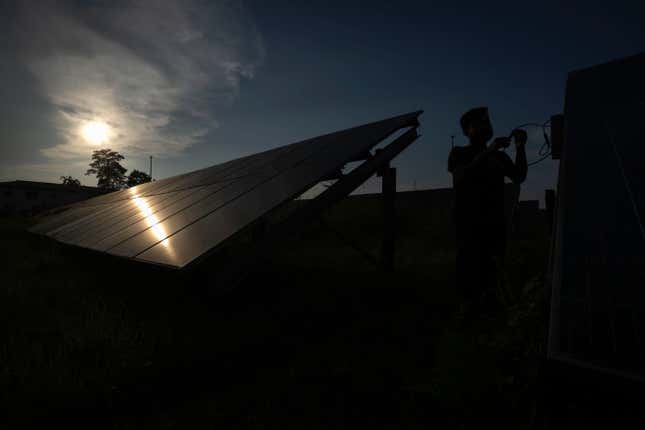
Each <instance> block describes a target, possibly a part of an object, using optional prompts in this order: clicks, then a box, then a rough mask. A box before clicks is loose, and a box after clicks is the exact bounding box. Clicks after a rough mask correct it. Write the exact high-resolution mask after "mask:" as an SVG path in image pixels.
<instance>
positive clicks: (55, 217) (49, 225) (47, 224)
mask: <svg viewBox="0 0 645 430" xmlns="http://www.w3.org/2000/svg"><path fill="white" fill-rule="evenodd" d="M103 209H104V208H103ZM98 210H101V208H99V207H97V206H92V207H76V206H71V207H69V208H67V209H66V210H64V211H63V212H61V213H57V214H52V215H49V216H48V218H47V219H46V220H44V221H43V222H40V223H38V224H36V225H35V226H33V227H31V228H30V229H29V231H30V232H32V233H40V234H44V233H47V232H50V231H52V230H53V229H56V228H58V227H60V226H62V225H64V224H68V223H71V222H74V221H76V220H79V219H81V218H83V217H85V216H88V215H91V214H93V213H94V212H95V211H98Z"/></svg>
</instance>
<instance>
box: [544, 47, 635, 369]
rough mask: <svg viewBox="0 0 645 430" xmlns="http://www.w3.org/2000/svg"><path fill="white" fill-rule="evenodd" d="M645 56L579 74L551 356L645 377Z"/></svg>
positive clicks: (562, 201)
mask: <svg viewBox="0 0 645 430" xmlns="http://www.w3.org/2000/svg"><path fill="white" fill-rule="evenodd" d="M643 76H645V55H640V56H636V57H632V58H629V59H626V60H623V61H618V62H613V63H608V64H605V65H601V66H597V67H594V68H591V69H587V70H582V71H579V72H574V73H572V74H570V76H569V80H568V83H567V94H566V106H565V118H566V140H565V145H564V148H563V154H562V159H561V165H560V175H559V184H558V208H557V219H556V241H555V248H554V260H553V267H554V282H553V300H552V315H551V324H550V326H551V329H550V336H549V337H550V339H549V354H550V355H551V356H553V357H561V358H565V359H572V360H577V361H580V362H585V363H589V364H591V365H594V366H598V367H600V368H606V369H613V370H616V371H620V372H624V373H626V374H630V375H635V376H639V375H640V376H645V264H644V263H645V258H644V257H645V231H644V230H643V220H644V219H645V170H644V164H643V160H645V141H644V140H643V132H642V123H643V118H645V80H643Z"/></svg>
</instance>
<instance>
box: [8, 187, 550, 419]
mask: <svg viewBox="0 0 645 430" xmlns="http://www.w3.org/2000/svg"><path fill="white" fill-rule="evenodd" d="M350 200H351V199H350ZM379 214H380V212H379V210H378V206H377V205H376V203H375V202H371V203H365V202H363V203H360V204H357V203H356V201H354V202H352V201H348V202H345V203H343V204H341V205H340V206H338V207H337V208H335V209H334V210H333V211H332V212H331V213H330V214H328V215H327V220H328V222H329V224H331V225H333V226H334V227H335V228H337V229H338V230H341V231H342V232H343V234H345V235H347V236H351V237H352V238H353V239H355V240H356V241H357V242H359V243H360V244H361V246H362V247H363V248H365V249H368V250H371V251H372V252H374V253H375V252H376V251H377V249H378V244H379V229H380V218H379ZM446 214H447V212H446V211H445V210H440V209H433V208H432V207H425V208H424V207H423V205H422V204H421V209H420V208H419V207H416V208H409V207H408V208H402V209H401V210H400V211H399V216H400V226H401V227H400V231H399V235H400V236H399V242H398V248H397V262H396V263H397V264H396V265H397V272H396V273H395V274H393V275H390V274H385V273H382V272H379V271H378V270H376V269H375V268H374V267H372V266H371V265H370V264H369V263H367V262H366V260H364V259H363V258H362V257H361V256H360V255H358V254H357V253H356V252H355V251H354V250H353V249H351V248H350V247H348V246H346V245H345V244H343V243H342V242H341V241H339V240H338V238H337V237H336V236H334V235H333V234H330V233H329V232H327V231H325V230H322V229H321V228H319V227H318V226H312V227H311V229H310V230H309V231H308V232H306V234H305V235H304V237H302V238H300V239H297V238H290V239H285V241H284V242H283V243H281V244H279V245H278V246H276V248H275V253H274V254H273V255H271V256H269V257H268V260H267V261H266V262H265V264H262V265H259V266H258V267H256V271H255V272H254V273H253V274H251V275H250V276H249V277H248V278H246V280H245V281H244V282H243V283H242V284H241V285H239V286H238V287H237V288H236V289H235V290H233V291H231V292H229V293H226V294H205V291H204V289H203V288H200V286H198V285H194V284H191V282H190V281H188V278H184V277H178V276H176V275H174V274H173V273H167V272H165V271H160V270H153V268H148V267H142V266H141V265H136V264H131V263H129V262H126V261H122V260H117V259H113V258H110V257H106V256H102V255H95V254H91V253H88V252H84V251H83V250H77V249H74V248H70V247H66V246H63V245H60V244H57V243H55V242H52V241H50V240H48V239H46V238H43V237H38V236H33V235H31V234H29V233H27V232H25V231H24V228H25V227H26V226H27V225H29V223H30V222H32V221H29V220H25V219H3V220H2V221H1V224H0V234H1V237H2V245H1V252H2V255H1V256H0V264H1V266H0V268H1V270H2V273H3V281H2V286H1V288H0V295H1V297H0V315H1V318H2V319H3V321H2V323H1V324H0V330H1V331H0V336H1V337H0V386H2V387H3V389H2V398H1V402H2V408H3V409H4V410H5V411H4V412H5V413H2V416H4V417H6V419H7V420H8V424H9V425H8V426H7V427H8V428H14V427H20V426H31V425H34V426H35V425H38V426H43V425H47V426H48V427H49V426H51V425H53V424H54V423H56V421H59V420H60V421H61V422H62V423H64V425H65V426H66V428H70V427H76V426H83V427H88V428H97V427H98V428H216V427H217V428H253V429H256V428H258V429H259V428H294V429H296V428H297V429H303V428H308V429H328V428H362V427H365V428H410V429H416V428H427V427H429V426H433V425H434V426H436V427H438V428H480V427H487V426H489V425H494V426H495V427H496V428H530V426H531V423H532V422H533V420H534V417H535V411H536V407H537V404H538V398H539V390H540V373H539V370H540V362H541V357H542V355H543V342H544V334H545V333H544V330H545V327H546V321H545V311H544V309H545V306H544V294H543V293H544V291H543V275H544V272H545V267H546V261H547V254H548V253H547V248H548V236H547V233H546V225H545V223H540V222H537V223H533V224H532V228H530V229H527V228H523V229H521V230H522V232H521V234H516V235H515V236H514V239H513V241H512V243H511V247H510V252H509V254H510V257H509V264H508V268H507V278H508V280H509V285H510V289H511V291H512V302H511V303H509V304H508V305H507V312H506V314H505V315H504V314H500V315H498V316H497V317H496V318H494V319H492V320H481V319H479V318H477V317H476V316H470V317H468V318H467V319H466V321H465V322H463V323H458V321H457V320H456V318H455V317H454V316H453V314H454V311H455V309H457V307H458V305H459V303H460V302H461V299H460V297H459V296H458V295H457V294H456V293H455V291H454V289H453V283H452V279H453V276H454V268H453V264H454V248H453V245H452V240H451V239H452V235H451V232H452V230H451V229H452V227H451V226H450V224H449V222H448V221H447V220H448V218H447V215H446ZM210 289H211V290H216V286H212V287H211V288H210ZM0 425H1V424H0Z"/></svg>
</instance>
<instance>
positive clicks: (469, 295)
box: [448, 107, 527, 305]
mask: <svg viewBox="0 0 645 430" xmlns="http://www.w3.org/2000/svg"><path fill="white" fill-rule="evenodd" d="M460 122H461V128H462V130H463V132H464V135H465V136H466V137H468V139H469V141H470V144H469V145H467V146H461V147H460V146H457V147H454V148H452V150H451V151H450V156H449V157H448V171H449V172H450V173H452V177H453V188H454V192H455V212H454V217H455V220H454V221H455V226H456V239H457V264H456V270H457V272H456V281H457V287H458V288H459V289H460V290H461V293H462V294H463V295H464V298H465V299H466V301H467V302H469V303H472V302H475V303H480V304H484V305H494V304H495V302H494V297H495V289H496V287H497V284H498V282H499V276H500V270H501V263H502V261H503V258H504V253H505V247H506V220H505V217H504V178H505V177H507V178H510V179H511V180H512V181H513V182H514V183H516V184H520V183H522V182H523V181H524V179H526V171H527V165H526V152H525V150H524V145H525V143H526V140H527V138H526V132H525V131H524V130H519V129H517V130H513V132H512V136H513V137H514V140H515V146H516V155H515V163H513V161H512V160H511V158H510V157H509V156H508V154H506V153H505V152H502V151H500V149H502V148H505V147H507V146H508V145H509V144H510V140H511V138H510V137H498V138H496V139H495V140H494V141H493V142H491V144H490V145H488V146H487V142H488V141H489V140H490V139H491V138H492V137H493V127H492V125H491V123H490V120H489V117H488V109H487V108H485V107H478V108H474V109H471V110H469V111H468V112H466V113H465V114H463V115H462V117H461V120H460ZM486 298H488V299H490V301H489V300H487V299H486ZM481 300H485V301H486V302H488V303H487V304H485V303H481Z"/></svg>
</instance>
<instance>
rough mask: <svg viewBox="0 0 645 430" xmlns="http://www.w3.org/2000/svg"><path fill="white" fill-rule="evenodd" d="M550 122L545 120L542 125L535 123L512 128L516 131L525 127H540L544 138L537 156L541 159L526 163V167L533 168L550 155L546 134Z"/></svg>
mask: <svg viewBox="0 0 645 430" xmlns="http://www.w3.org/2000/svg"><path fill="white" fill-rule="evenodd" d="M550 122H551V119H548V120H546V121H545V122H543V123H542V124H538V123H536V122H527V123H526V124H522V125H518V126H517V127H514V128H513V130H516V129H518V128H526V127H540V128H541V129H542V135H543V136H544V143H543V144H542V146H541V147H540V149H539V150H538V155H539V156H540V157H541V158H539V159H537V160H535V161H532V162H530V163H527V166H534V165H536V164H538V163H540V162H542V161H544V160H546V159H547V158H549V156H550V155H551V141H550V140H549V136H548V134H547V132H546V129H547V127H549V123H550Z"/></svg>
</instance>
